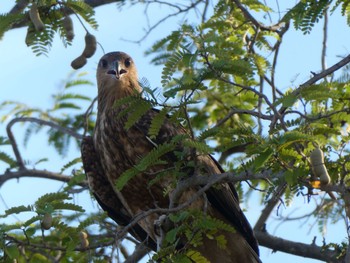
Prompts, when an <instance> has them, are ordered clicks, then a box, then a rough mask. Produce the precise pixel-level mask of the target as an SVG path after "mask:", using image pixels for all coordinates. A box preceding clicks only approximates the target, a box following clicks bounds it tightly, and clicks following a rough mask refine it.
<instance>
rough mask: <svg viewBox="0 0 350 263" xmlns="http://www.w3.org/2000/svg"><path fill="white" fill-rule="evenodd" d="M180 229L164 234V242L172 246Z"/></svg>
mask: <svg viewBox="0 0 350 263" xmlns="http://www.w3.org/2000/svg"><path fill="white" fill-rule="evenodd" d="M179 230H180V228H178V227H177V228H173V229H171V230H170V231H169V232H167V233H166V236H165V240H166V241H167V242H169V243H170V244H174V243H175V241H176V236H177V233H178V232H179Z"/></svg>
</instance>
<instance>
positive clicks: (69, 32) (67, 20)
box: [62, 16, 74, 41]
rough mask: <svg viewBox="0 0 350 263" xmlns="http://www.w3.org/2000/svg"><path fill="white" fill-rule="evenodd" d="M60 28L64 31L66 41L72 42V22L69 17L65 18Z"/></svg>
mask: <svg viewBox="0 0 350 263" xmlns="http://www.w3.org/2000/svg"><path fill="white" fill-rule="evenodd" d="M62 26H63V28H64V29H65V30H66V33H67V34H66V37H67V40H68V41H72V40H73V38H74V29H73V21H72V19H71V18H70V16H65V17H64V19H63V21H62Z"/></svg>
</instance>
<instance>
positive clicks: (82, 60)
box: [70, 55, 87, 69]
mask: <svg viewBox="0 0 350 263" xmlns="http://www.w3.org/2000/svg"><path fill="white" fill-rule="evenodd" d="M86 62H87V60H86V57H84V56H83V55H80V56H79V57H77V58H76V59H74V60H73V61H72V63H71V64H70V65H71V66H72V68H74V69H80V68H82V67H83V66H84V65H85V64H86Z"/></svg>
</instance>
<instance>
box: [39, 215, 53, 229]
mask: <svg viewBox="0 0 350 263" xmlns="http://www.w3.org/2000/svg"><path fill="white" fill-rule="evenodd" d="M51 227H52V215H51V214H49V213H46V214H44V217H43V219H42V220H41V228H42V229H45V230H49V229H50V228H51Z"/></svg>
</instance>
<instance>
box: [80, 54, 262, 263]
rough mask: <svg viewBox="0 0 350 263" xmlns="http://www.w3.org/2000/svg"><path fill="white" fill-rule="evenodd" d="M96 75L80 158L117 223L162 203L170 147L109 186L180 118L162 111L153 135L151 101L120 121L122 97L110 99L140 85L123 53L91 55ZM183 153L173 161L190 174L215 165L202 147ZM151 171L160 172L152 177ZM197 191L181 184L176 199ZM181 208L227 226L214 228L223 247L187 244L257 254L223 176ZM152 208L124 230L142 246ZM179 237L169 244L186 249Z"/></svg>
mask: <svg viewBox="0 0 350 263" xmlns="http://www.w3.org/2000/svg"><path fill="white" fill-rule="evenodd" d="M96 77H97V84H98V109H97V110H98V112H97V119H96V125H95V130H94V134H93V137H85V138H84V139H83V141H82V147H81V152H82V159H83V165H84V169H85V172H86V174H87V178H88V182H89V186H90V189H91V192H92V193H93V194H94V196H95V197H96V199H97V201H98V203H99V204H100V205H101V207H102V209H104V210H105V211H107V213H108V215H109V216H110V217H111V218H112V219H113V220H114V221H116V222H117V223H118V224H119V225H124V226H125V225H127V224H128V223H129V222H130V221H131V220H132V218H133V217H135V215H138V214H140V213H142V212H144V211H147V210H149V209H152V208H168V207H169V194H166V193H167V192H166V190H167V191H169V187H170V189H171V187H173V186H174V176H172V175H171V170H172V169H173V168H174V166H176V162H177V161H178V159H179V157H178V155H176V154H175V153H174V152H167V153H165V154H164V155H163V156H162V157H161V158H162V162H158V163H156V164H154V165H152V166H151V167H147V169H146V170H143V171H141V172H140V173H138V174H136V175H135V176H134V177H132V178H131V179H130V180H129V181H128V182H127V183H126V184H125V186H124V187H123V188H122V189H121V190H118V188H117V187H116V182H117V180H118V179H119V178H120V177H121V175H122V174H123V173H124V172H125V171H127V170H129V169H132V168H133V167H135V166H136V165H137V164H139V163H140V161H141V160H142V159H143V158H144V157H145V156H147V155H148V154H149V153H150V152H151V151H152V150H154V149H157V147H159V146H160V145H164V144H166V143H169V142H170V141H171V140H172V139H173V138H175V137H176V136H180V135H185V134H187V133H186V130H185V129H184V128H183V127H182V126H181V125H178V124H174V123H173V122H172V121H170V119H169V118H165V120H164V122H163V124H162V125H161V127H160V129H159V132H158V135H157V136H153V137H152V138H150V137H149V129H150V126H151V123H152V120H153V119H154V118H155V117H156V116H157V114H159V111H157V110H155V109H150V110H148V111H147V112H146V113H144V114H143V115H142V116H141V117H140V119H139V120H138V121H136V122H135V123H134V124H133V125H132V126H131V127H128V128H126V127H125V123H126V122H127V120H128V118H129V117H130V114H131V113H130V112H132V109H130V108H128V105H129V104H128V103H125V104H121V103H119V104H118V103H117V102H118V101H120V100H121V99H124V98H126V97H130V96H136V95H137V94H138V95H139V94H140V92H141V87H140V86H139V83H138V76H137V70H136V66H135V64H134V61H133V59H132V58H131V57H130V56H129V55H128V54H126V53H124V52H111V53H108V54H106V55H104V56H103V57H102V58H101V59H100V61H99V63H98V68H97V74H96ZM176 151H178V152H185V151H186V149H185V148H184V146H182V144H181V141H180V142H177V145H176ZM182 158H184V157H182ZM186 158H188V159H191V158H192V159H193V158H195V160H194V161H193V160H192V161H193V162H192V163H195V165H192V167H183V168H181V169H182V172H183V173H185V174H186V176H188V177H190V176H191V174H220V173H222V172H223V170H222V168H221V167H220V165H219V164H218V163H217V162H216V161H215V160H214V159H213V158H212V157H211V156H210V155H200V154H196V155H193V154H188V157H186ZM167 171H169V174H167ZM159 174H161V176H159V178H156V177H157V175H159ZM151 181H152V182H153V183H152V184H151V183H150V182H151ZM173 188H174V187H173ZM197 191H198V187H189V188H188V189H186V190H184V191H183V192H182V193H181V196H180V197H179V198H178V204H181V203H184V202H186V201H188V200H190V198H191V197H193V196H194V195H195V194H196V193H197ZM170 192H171V190H170ZM189 209H197V210H198V211H200V213H202V214H203V215H207V216H209V217H210V218H214V219H215V220H220V221H221V222H223V223H225V224H227V225H230V226H231V227H233V228H234V231H226V230H224V229H219V230H218V231H219V234H220V235H222V236H223V237H224V239H225V240H226V245H225V247H222V245H221V246H220V245H219V244H218V242H217V240H216V239H215V238H212V237H210V235H203V236H202V240H201V242H199V243H198V244H197V245H196V247H192V249H193V250H195V251H198V252H199V253H200V254H201V255H202V256H203V257H205V258H206V259H207V260H208V261H209V262H214V263H215V262H220V263H255V262H261V261H260V259H259V248H258V243H257V240H256V238H255V237H254V234H253V231H252V228H251V226H250V224H249V222H248V220H247V219H246V217H245V216H244V214H243V212H242V210H241V209H240V207H239V201H238V195H237V193H236V190H235V188H234V186H233V185H232V184H231V183H220V184H219V185H216V186H214V187H211V188H209V190H207V191H206V192H205V193H204V194H203V195H201V196H200V197H199V198H197V199H196V200H194V201H193V202H192V203H191V204H190V205H189ZM160 216H162V215H161V214H157V213H153V214H150V215H148V216H147V217H145V218H143V219H141V220H139V221H138V222H137V224H136V225H134V226H133V228H132V229H131V230H130V234H132V235H133V236H134V237H135V238H137V239H138V240H139V241H141V242H145V244H146V245H147V246H148V247H149V248H151V249H153V250H156V248H157V240H159V233H158V232H157V231H156V227H155V222H157V221H158V219H159V217H160ZM193 231H194V232H195V231H196V229H193ZM181 240H182V239H180V241H179V244H177V247H176V248H187V249H188V248H189V247H188V244H181V242H182V241H181ZM158 245H159V244H158ZM190 248H191V247H190Z"/></svg>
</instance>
